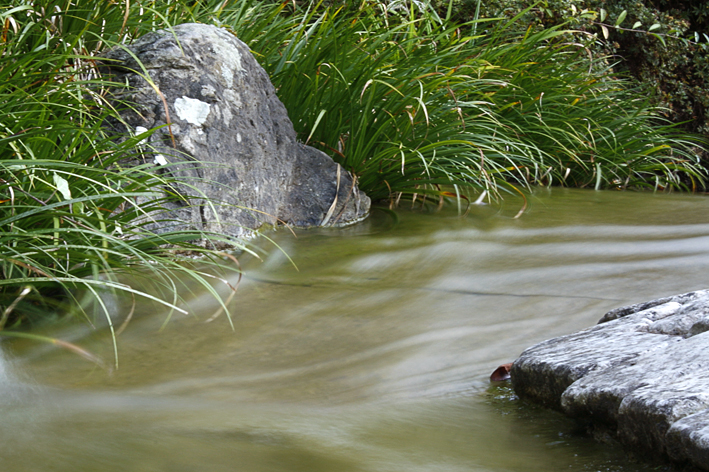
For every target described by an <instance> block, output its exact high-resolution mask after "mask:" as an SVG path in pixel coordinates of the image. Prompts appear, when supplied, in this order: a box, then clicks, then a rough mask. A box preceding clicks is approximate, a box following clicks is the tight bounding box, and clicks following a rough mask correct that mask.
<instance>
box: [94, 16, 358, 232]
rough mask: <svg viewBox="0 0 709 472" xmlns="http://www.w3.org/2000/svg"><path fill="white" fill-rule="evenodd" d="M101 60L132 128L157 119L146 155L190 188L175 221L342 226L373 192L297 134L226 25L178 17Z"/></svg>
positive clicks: (215, 225)
mask: <svg viewBox="0 0 709 472" xmlns="http://www.w3.org/2000/svg"><path fill="white" fill-rule="evenodd" d="M134 56H135V57H134ZM136 58H137V59H138V60H139V61H140V64H139V63H138V62H137V61H136ZM104 64H105V69H106V70H107V71H108V72H110V73H111V74H112V75H113V78H114V80H117V81H118V82H121V83H127V84H129V85H130V88H128V89H126V90H120V91H116V98H117V99H120V100H123V101H126V102H129V103H132V104H134V108H131V109H126V110H125V111H124V112H122V116H123V118H124V119H125V122H126V124H127V125H128V126H130V127H131V128H132V131H134V132H137V133H140V132H141V131H146V130H147V129H151V128H154V127H159V126H164V127H163V128H161V129H159V130H158V131H157V132H155V133H154V134H153V135H152V136H151V137H150V138H149V144H150V146H151V149H150V152H149V153H147V154H146V157H145V159H146V161H147V162H154V163H155V164H156V171H161V172H170V173H171V174H173V175H175V176H178V177H180V180H181V181H182V182H184V184H183V185H180V186H178V188H172V189H169V190H170V191H177V192H178V193H181V194H183V195H190V196H192V197H191V198H189V203H190V204H185V205H184V206H180V205H178V204H173V205H172V206H171V208H172V212H171V213H172V215H170V216H171V217H177V218H178V219H180V220H182V221H183V222H184V225H181V226H180V227H191V228H197V229H200V230H205V231H214V232H218V233H222V234H228V235H231V236H236V237H240V236H244V235H247V234H249V233H250V232H251V231H252V230H254V229H256V228H258V227H259V226H261V225H262V224H264V223H267V224H271V225H275V224H277V223H279V222H285V223H288V224H291V225H295V226H319V225H328V226H329V225H343V224H348V223H352V222H355V221H358V220H360V219H362V218H364V217H365V216H366V215H367V213H368V211H369V205H370V200H369V198H368V197H367V196H366V195H365V194H364V193H363V192H361V191H359V189H358V188H357V185H356V181H354V180H353V177H352V176H351V175H350V173H349V172H347V171H346V170H344V169H343V168H342V167H340V166H339V165H338V164H336V163H335V162H334V161H333V160H332V159H331V158H330V157H329V156H327V155H326V154H324V153H322V152H320V151H318V150H316V149H314V148H311V147H308V146H305V145H303V144H300V143H298V142H296V134H295V131H294V129H293V125H292V123H291V121H290V120H289V119H288V114H287V111H286V109H285V107H284V106H283V104H282V103H281V102H280V100H278V97H277V96H276V91H275V89H274V88H273V85H272V84H271V82H270V80H269V78H268V75H267V74H266V72H265V71H264V70H263V68H261V66H260V65H259V64H258V63H257V62H256V60H255V59H254V57H253V55H252V54H251V52H250V51H249V48H248V47H247V46H246V45H245V44H244V43H243V42H241V41H239V40H238V39H237V38H236V37H234V36H233V35H232V34H230V33H229V32H228V31H226V30H225V29H222V28H217V27H215V26H208V25H202V24H183V25H179V26H176V27H175V28H174V29H173V31H158V32H155V33H150V34H147V35H145V36H144V37H142V38H141V39H139V40H138V41H136V42H135V43H134V44H132V45H130V46H127V47H126V48H125V49H121V48H119V49H115V50H112V51H110V52H109V53H108V54H107V55H106V61H104ZM146 76H148V77H150V82H149V81H148V80H146V79H145V77H146ZM168 164H169V165H168ZM194 195H202V196H204V197H208V198H209V199H210V200H212V201H214V202H218V203H220V204H219V205H217V206H215V207H211V206H209V205H208V204H207V202H206V200H205V199H201V198H195V197H194ZM172 228H174V226H173V227H172ZM155 229H156V230H160V229H164V228H162V227H161V226H160V224H157V223H156V224H155Z"/></svg>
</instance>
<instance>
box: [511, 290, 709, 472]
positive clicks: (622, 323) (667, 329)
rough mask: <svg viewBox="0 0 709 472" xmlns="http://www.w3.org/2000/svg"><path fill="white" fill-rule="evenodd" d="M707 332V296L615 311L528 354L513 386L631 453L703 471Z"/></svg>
mask: <svg viewBox="0 0 709 472" xmlns="http://www.w3.org/2000/svg"><path fill="white" fill-rule="evenodd" d="M707 328H709V291H708V290H703V291H697V292H691V293H686V294H682V295H677V296H674V297H667V298H663V299H660V300H655V301H652V302H647V303H641V304H637V305H632V306H629V307H623V308H619V309H616V310H613V311H611V312H609V313H607V314H606V315H605V316H604V317H603V318H602V319H601V321H600V322H599V324H598V325H596V326H594V327H591V328H589V329H586V330H583V331H581V332H579V333H575V334H571V335H568V336H562V337H558V338H555V339H551V340H549V341H545V342H543V343H540V344H538V345H536V346H533V347H531V348H529V349H527V350H526V351H524V352H523V353H522V355H521V356H520V357H519V359H517V360H516V361H515V362H514V364H513V366H512V371H511V376H512V384H513V387H514V389H515V392H516V393H517V394H518V395H519V396H520V397H522V398H527V399H530V400H532V401H536V402H539V403H542V404H544V405H547V406H550V407H552V408H555V409H558V410H561V411H563V412H564V413H566V414H567V415H569V416H571V417H574V418H577V419H579V420H580V421H582V422H584V423H587V424H590V425H591V426H592V428H594V429H595V430H596V431H597V432H598V431H602V432H603V433H604V434H605V433H611V435H612V436H614V437H615V438H616V439H617V440H618V441H620V442H621V443H623V444H625V445H627V446H630V447H632V448H634V449H638V450H642V451H645V452H648V453H651V454H656V455H659V456H664V457H666V458H670V459H672V460H674V461H677V462H681V463H690V464H693V465H694V466H696V467H699V468H702V469H704V470H709V368H707V367H709V333H707Z"/></svg>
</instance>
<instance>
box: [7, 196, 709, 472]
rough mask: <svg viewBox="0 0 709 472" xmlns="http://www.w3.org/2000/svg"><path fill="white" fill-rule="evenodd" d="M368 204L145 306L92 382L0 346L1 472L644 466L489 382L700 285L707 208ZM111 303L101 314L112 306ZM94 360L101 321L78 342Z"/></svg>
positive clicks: (585, 202) (41, 348)
mask: <svg viewBox="0 0 709 472" xmlns="http://www.w3.org/2000/svg"><path fill="white" fill-rule="evenodd" d="M518 209H519V207H518V206H516V205H515V203H514V202H512V201H510V202H509V203H507V204H505V206H504V207H503V208H502V209H498V208H493V207H490V206H482V207H475V208H473V209H472V210H471V212H470V214H469V215H468V216H467V217H465V218H460V217H458V215H457V210H456V209H455V208H447V209H444V210H443V211H441V212H433V211H423V212H422V211H414V212H410V211H400V212H398V218H397V219H394V218H392V216H391V215H390V214H389V213H387V212H385V211H375V212H374V213H373V215H372V217H371V218H369V219H368V220H367V221H365V222H363V223H361V224H358V225H356V226H353V227H349V228H344V229H328V230H322V229H321V230H309V231H299V232H298V234H297V235H298V237H297V238H294V237H293V236H292V235H291V234H290V233H288V232H287V231H281V230H279V231H278V232H277V233H275V234H271V235H270V236H272V237H273V238H274V240H275V241H276V242H277V243H278V244H279V245H281V246H282V248H283V250H284V251H285V253H287V254H288V255H289V256H290V257H291V258H292V259H293V260H294V262H295V263H296V265H297V267H298V270H295V269H294V268H293V266H292V265H291V263H290V262H289V261H288V258H287V257H285V256H284V254H283V253H281V252H279V251H278V250H275V249H274V248H273V246H270V245H269V244H268V243H266V242H265V241H263V244H262V247H263V248H265V249H266V250H267V251H268V252H267V254H266V255H265V256H264V260H263V262H261V261H258V260H256V259H254V258H250V257H242V258H241V262H242V264H243V266H244V270H245V277H244V279H243V281H242V283H241V285H240V286H239V289H238V294H237V296H236V297H235V298H234V301H233V303H232V305H231V308H232V311H233V313H232V319H233V323H234V330H233V331H232V330H231V328H230V327H229V324H228V322H227V319H226V318H225V316H224V315H222V316H220V317H219V318H217V319H215V320H213V321H212V322H210V323H205V321H206V320H207V319H209V318H210V317H211V316H212V314H213V313H214V312H215V310H216V309H217V308H216V305H215V303H214V301H213V299H211V297H210V296H209V295H208V294H204V293H198V294H196V295H195V297H194V298H193V299H192V300H191V301H190V311H191V312H193V313H194V316H183V315H173V319H172V320H171V321H170V323H169V324H167V326H166V327H165V329H163V330H162V331H160V326H161V325H162V324H163V322H164V321H165V316H166V313H165V312H164V311H162V310H158V309H156V308H155V307H154V306H149V305H145V306H142V305H139V306H138V308H137V310H136V314H135V317H134V319H133V320H132V321H131V323H130V325H129V326H128V329H126V330H125V332H123V334H122V335H121V336H120V337H119V355H120V368H119V369H118V370H116V371H115V372H113V373H112V374H111V375H108V374H107V373H106V372H105V371H103V370H101V369H99V368H97V367H96V366H95V365H93V364H91V363H89V362H87V361H86V360H84V359H82V358H80V357H79V356H76V355H75V354H73V353H70V352H68V351H66V350H62V349H57V348H49V347H48V346H47V345H39V344H37V343H34V342H30V341H28V340H23V339H15V340H4V341H3V343H2V344H0V348H2V362H1V363H0V377H1V382H0V411H1V412H2V413H1V414H2V418H3V421H2V424H1V425H0V459H1V461H2V470H3V471H5V472H14V471H17V472H19V471H22V472H26V471H43V472H44V471H49V470H51V471H65V470H66V471H69V470H72V471H73V470H82V471H94V470H95V471H102V472H107V471H126V470H130V471H183V470H184V471H198V470H199V471H202V470H204V471H207V470H208V471H255V472H259V471H288V472H292V471H308V472H318V471H338V472H346V471H377V472H379V471H402V472H404V471H406V472H412V471H431V470H445V471H447V472H455V471H495V472H502V471H520V472H522V471H524V472H533V471H540V472H541V471H544V472H549V471H561V470H573V471H586V470H588V471H645V470H656V469H655V468H654V467H655V466H653V465H651V464H647V463H644V462H642V461H641V462H638V461H635V460H633V459H632V458H629V457H628V455H627V454H626V453H625V452H624V451H623V450H622V449H620V448H617V447H614V446H609V445H601V444H598V443H596V442H594V441H593V440H592V439H590V438H588V437H587V436H585V435H584V434H583V432H581V431H579V430H578V429H577V428H576V426H575V425H574V424H573V422H571V421H570V420H567V419H566V418H564V417H562V416H561V415H559V414H557V413H554V412H550V411H546V410H543V409H539V408H536V407H533V406H531V405H528V404H524V403H522V402H520V401H519V400H517V399H516V398H515V397H514V395H513V393H512V391H511V390H510V388H509V386H505V385H504V384H503V385H497V386H491V385H490V383H489V381H488V376H489V374H490V373H491V371H492V370H493V369H494V368H495V367H497V366H498V365H499V364H502V363H506V362H511V361H512V360H514V359H515V358H516V357H517V356H518V355H519V353H520V352H521V351H522V350H523V349H525V348H526V347H528V346H530V345H532V344H534V343H536V342H539V341H542V340H544V339H548V338H551V337H554V336H558V335H562V334H566V333H571V332H575V331H577V330H579V329H582V328H585V327H588V326H590V325H592V324H595V323H596V322H597V320H598V319H599V318H600V317H601V316H602V315H603V314H604V313H605V312H606V311H607V310H609V309H612V308H615V307H619V306H622V305H627V304H630V303H635V302H640V301H644V300H650V299H655V298H658V297H661V296H666V295H672V294H676V293H682V292H687V291H690V290H695V289H703V288H707V280H706V267H707V266H709V200H707V199H706V198H704V197H697V196H689V195H653V194H641V193H617V192H592V191H581V190H563V189H554V190H553V191H548V190H543V191H539V192H537V193H536V194H535V195H533V196H532V197H530V209H529V210H528V211H527V213H525V215H524V216H522V217H521V218H519V219H514V218H513V216H514V215H515V214H516V212H517V210H518ZM127 306H128V303H127V302H126V301H123V302H119V303H116V306H115V309H116V310H127ZM45 334H50V335H52V334H53V335H56V336H62V335H66V336H72V339H73V340H74V341H75V342H76V343H77V344H79V345H81V346H82V347H84V348H86V349H89V350H91V351H92V352H95V353H97V354H100V355H102V356H104V357H105V358H107V359H110V358H111V355H112V354H111V352H112V347H111V343H110V338H109V336H108V333H107V331H106V330H100V331H98V332H94V333H90V334H86V335H77V331H76V328H75V327H73V328H70V327H62V326H57V327H54V328H52V330H50V331H49V332H46V333H45Z"/></svg>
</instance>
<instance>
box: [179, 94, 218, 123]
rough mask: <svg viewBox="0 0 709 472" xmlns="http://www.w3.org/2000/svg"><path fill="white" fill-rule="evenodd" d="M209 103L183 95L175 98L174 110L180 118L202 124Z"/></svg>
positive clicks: (207, 111) (205, 118)
mask: <svg viewBox="0 0 709 472" xmlns="http://www.w3.org/2000/svg"><path fill="white" fill-rule="evenodd" d="M209 108H210V105H209V103H205V102H203V101H202V100H197V99H196V98H190V97H185V96H184V95H183V96H182V98H178V99H176V100H175V111H176V112H177V116H179V117H180V119H182V120H185V121H186V122H188V123H192V124H193V125H197V126H202V125H203V124H204V122H205V121H207V117H208V116H209Z"/></svg>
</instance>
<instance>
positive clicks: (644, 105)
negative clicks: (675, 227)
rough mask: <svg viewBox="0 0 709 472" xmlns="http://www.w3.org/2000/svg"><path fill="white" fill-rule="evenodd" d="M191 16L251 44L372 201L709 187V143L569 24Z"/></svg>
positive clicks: (253, 5)
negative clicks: (707, 160)
mask: <svg viewBox="0 0 709 472" xmlns="http://www.w3.org/2000/svg"><path fill="white" fill-rule="evenodd" d="M197 4H199V5H201V6H202V7H203V8H204V10H202V11H201V13H200V14H199V15H198V17H197V18H196V19H198V20H201V21H212V22H216V23H218V24H222V25H225V26H227V27H229V28H231V29H232V30H233V31H234V32H235V33H236V34H237V36H239V37H240V38H242V39H244V40H245V41H247V42H248V43H249V44H250V45H251V47H252V48H253V49H254V51H255V52H256V54H257V58H258V59H259V60H260V62H261V64H262V65H263V66H264V67H265V68H266V70H267V71H268V72H269V74H270V75H271V79H272V81H273V83H274V85H275V86H276V88H277V89H278V92H279V97H280V98H281V100H282V101H283V102H284V104H285V105H286V108H287V109H288V110H289V113H290V115H291V118H292V120H293V122H294V125H295V127H296V130H297V131H298V133H299V136H300V138H301V139H302V140H303V141H305V142H307V143H308V144H311V145H313V146H316V147H319V148H321V149H322V150H323V151H325V152H327V153H329V154H330V155H331V156H332V157H333V158H334V159H335V160H337V161H338V162H340V163H341V164H342V165H343V166H344V167H345V168H347V169H348V170H350V171H351V172H353V173H354V174H355V175H356V176H357V177H358V178H359V184H360V186H361V188H362V189H364V190H365V191H366V192H368V193H369V194H370V196H372V197H373V198H374V199H386V198H394V197H396V198H398V197H400V196H401V195H407V196H409V197H411V196H413V195H416V194H419V193H430V194H434V195H441V194H443V195H447V194H448V191H447V190H446V189H443V187H442V186H446V187H447V188H448V189H449V188H450V186H451V185H452V186H454V187H455V188H456V189H457V191H462V190H463V189H466V188H467V189H476V190H480V189H485V190H487V191H489V192H490V194H492V195H499V194H500V192H502V191H509V190H510V189H517V188H518V187H520V186H521V187H529V186H531V185H552V184H556V185H567V186H577V187H591V188H596V189H602V188H645V187H648V188H654V189H690V190H694V189H696V188H699V187H701V186H703V178H704V174H705V172H704V169H703V168H702V167H701V166H700V165H699V161H698V157H697V153H696V152H695V150H696V147H697V146H698V145H701V141H700V140H699V139H698V138H697V137H694V136H693V135H690V134H686V133H683V132H681V131H679V130H678V129H677V128H676V127H675V126H674V125H673V124H671V123H668V122H666V121H663V119H662V117H661V114H660V113H659V110H658V109H657V108H654V107H652V106H650V105H649V104H648V102H647V101H646V100H645V99H644V98H643V97H642V96H640V95H639V94H637V93H636V92H635V91H634V90H631V89H629V88H628V83H626V82H624V81H622V80H619V79H616V78H614V77H613V76H612V75H611V73H610V70H602V71H600V72H599V71H598V70H597V69H596V68H594V67H591V63H590V61H591V60H593V58H592V57H591V58H590V59H589V56H588V51H587V50H586V49H584V48H583V47H580V46H578V45H576V44H573V42H571V39H572V36H571V34H570V33H571V32H570V31H567V30H563V29H561V28H560V27H554V28H549V29H545V30H542V31H538V32H530V31H519V30H517V29H516V25H517V24H518V23H517V22H516V21H515V20H516V19H514V18H513V19H512V20H510V21H507V20H505V21H499V20H494V21H493V20H477V21H473V22H468V23H465V24H453V23H450V22H448V21H446V20H444V19H441V18H440V17H439V16H438V15H437V14H436V13H435V11H434V10H433V9H432V8H430V7H428V6H427V3H426V2H403V1H402V2H382V1H373V0H364V1H359V2H344V3H342V2H330V3H329V4H324V3H323V2H298V3H296V4H295V5H294V4H292V3H289V2H283V3H278V4H276V3H274V2H239V4H238V7H236V6H235V7H233V8H232V7H230V6H229V5H228V4H225V3H219V2H197V3H195V5H197ZM208 4H209V5H212V7H213V8H211V9H210V8H209V7H208ZM230 8H231V9H230Z"/></svg>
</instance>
